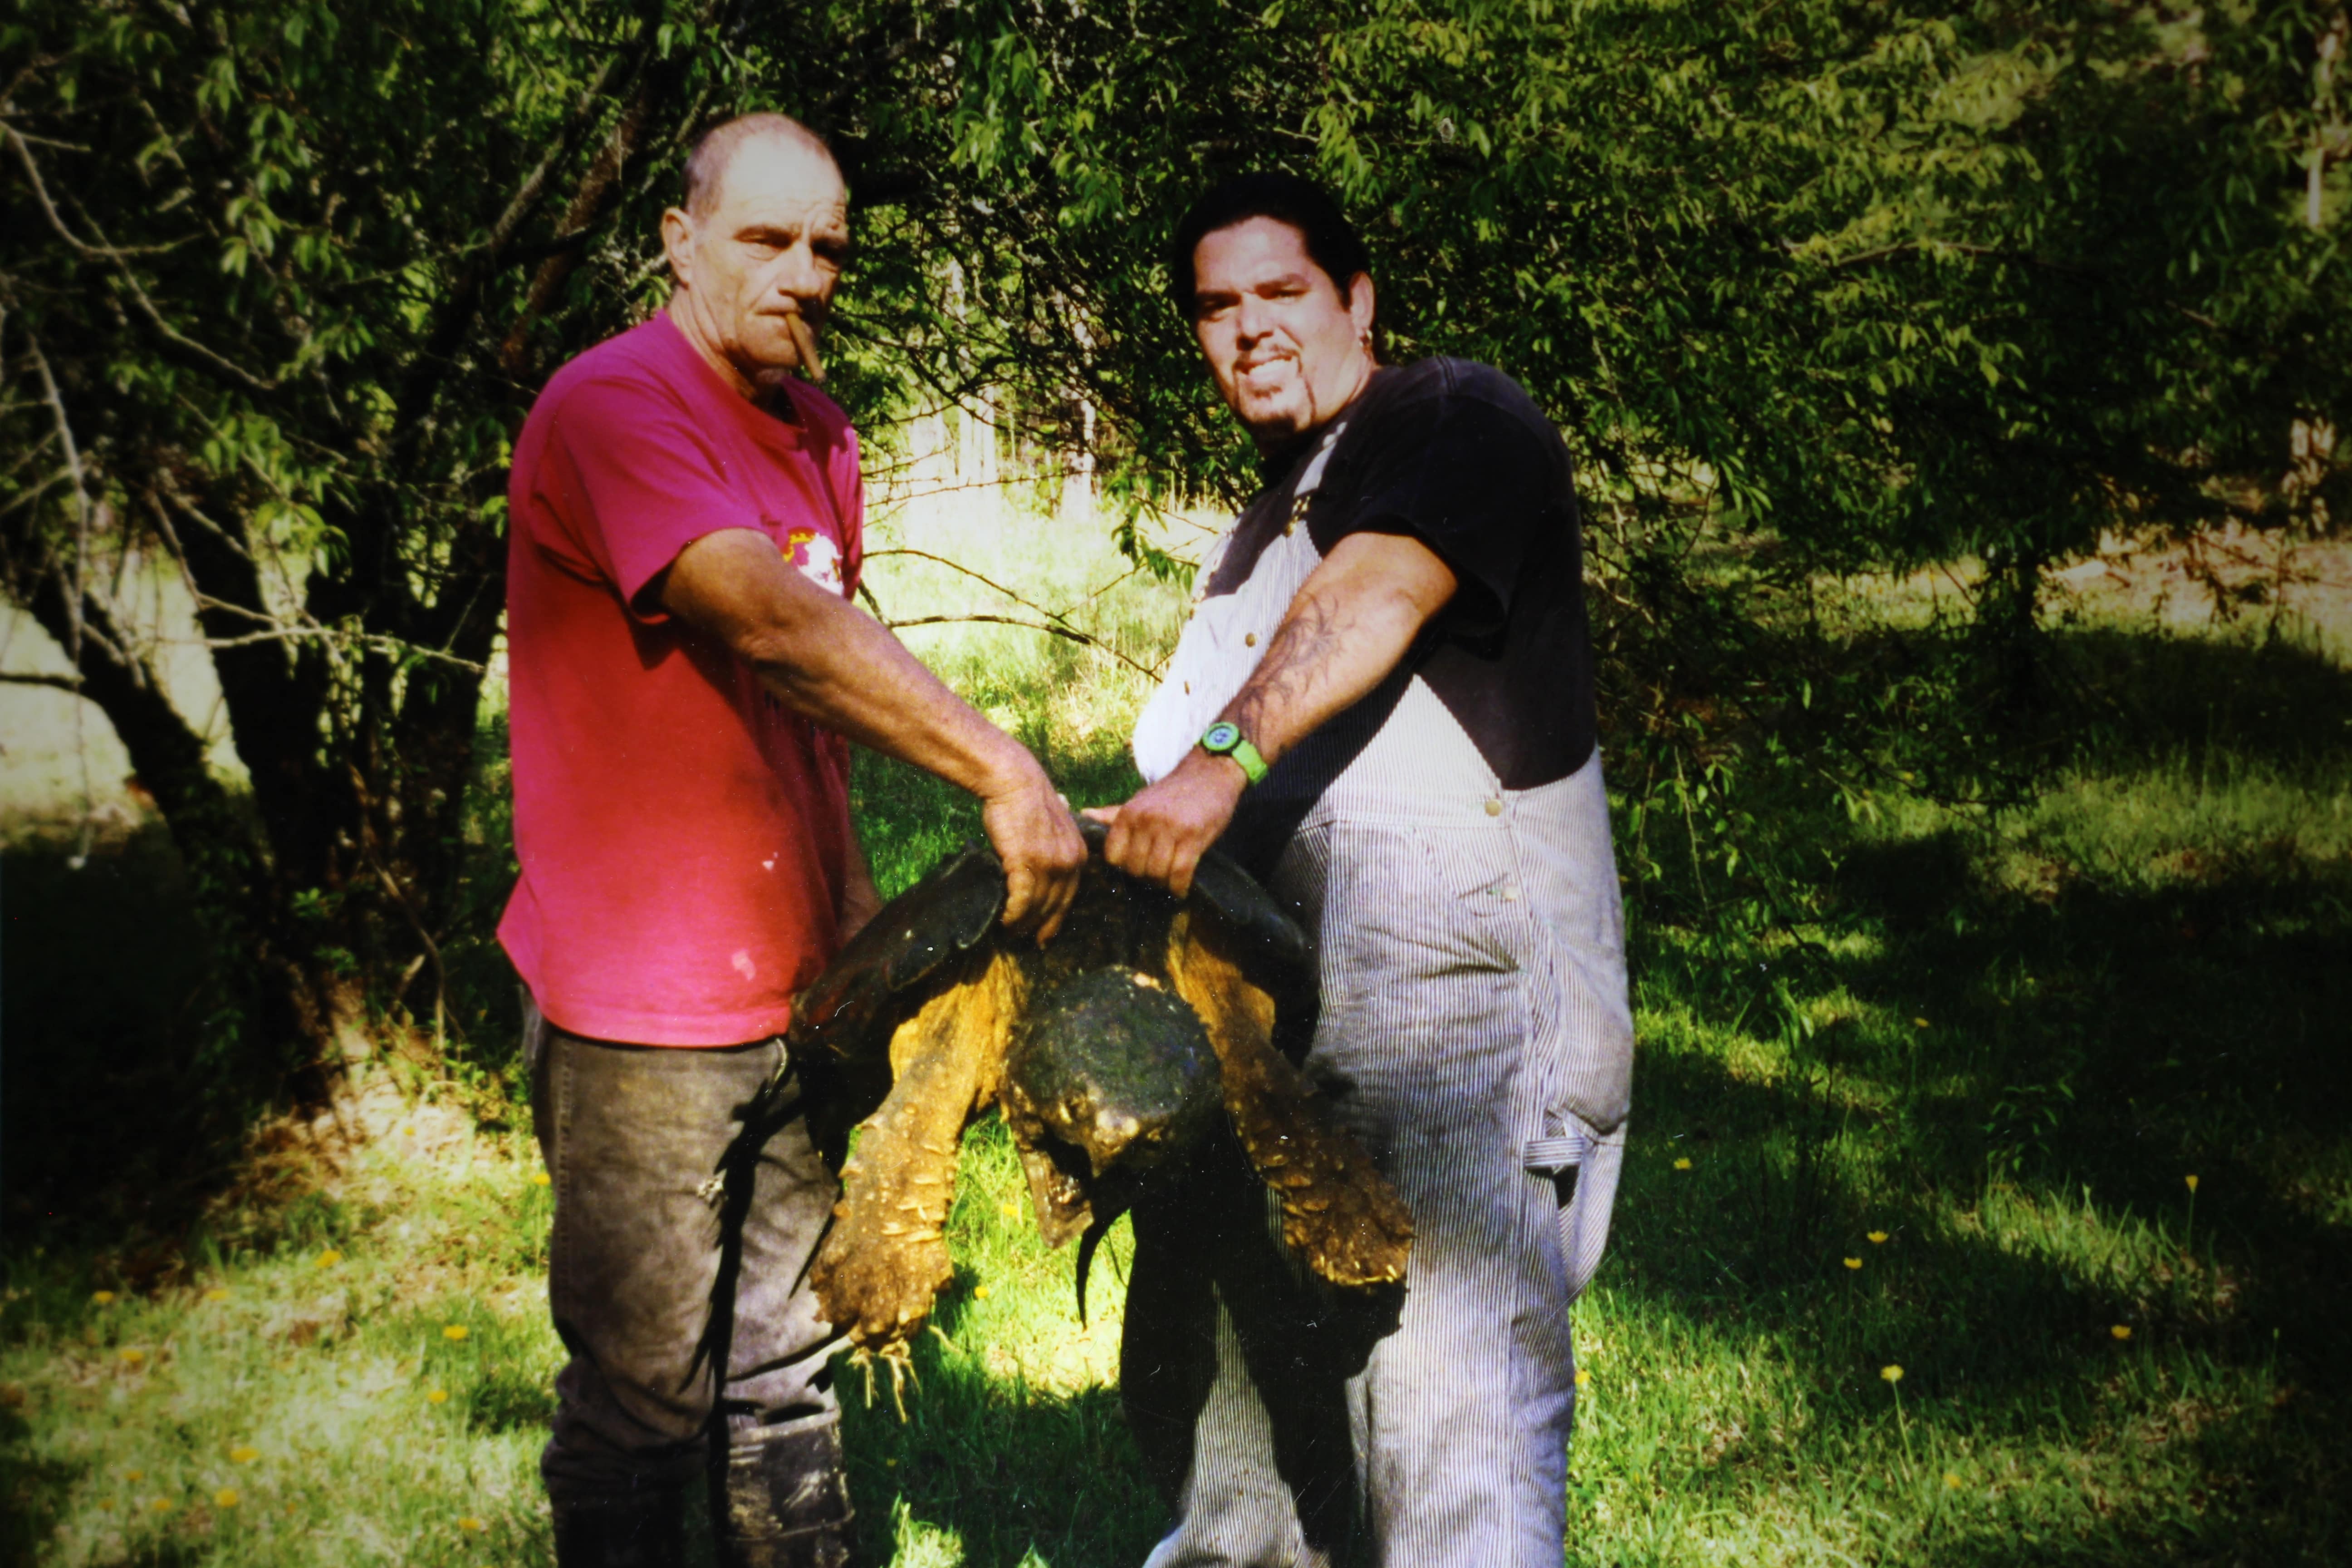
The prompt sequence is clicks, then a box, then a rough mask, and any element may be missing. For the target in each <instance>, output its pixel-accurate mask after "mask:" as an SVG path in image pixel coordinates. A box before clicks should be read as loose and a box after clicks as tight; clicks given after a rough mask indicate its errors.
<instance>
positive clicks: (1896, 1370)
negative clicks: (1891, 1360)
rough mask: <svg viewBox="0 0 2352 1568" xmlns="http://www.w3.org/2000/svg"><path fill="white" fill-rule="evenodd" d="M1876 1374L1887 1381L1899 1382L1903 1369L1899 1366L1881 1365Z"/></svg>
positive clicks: (1901, 1379) (1901, 1378)
mask: <svg viewBox="0 0 2352 1568" xmlns="http://www.w3.org/2000/svg"><path fill="white" fill-rule="evenodd" d="M1878 1375H1879V1376H1881V1377H1883V1378H1885V1380H1886V1381H1887V1382H1889V1383H1900V1382H1902V1381H1903V1369H1902V1368H1901V1367H1899V1366H1882V1367H1880V1368H1879V1369H1878Z"/></svg>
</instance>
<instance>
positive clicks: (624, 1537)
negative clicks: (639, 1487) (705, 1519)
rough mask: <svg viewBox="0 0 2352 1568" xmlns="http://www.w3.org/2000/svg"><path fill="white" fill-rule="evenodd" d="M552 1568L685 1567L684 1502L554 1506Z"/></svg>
mask: <svg viewBox="0 0 2352 1568" xmlns="http://www.w3.org/2000/svg"><path fill="white" fill-rule="evenodd" d="M555 1568H686V1500H685V1499H684V1498H682V1497H680V1496H679V1495H678V1494H677V1493H676V1492H655V1493H648V1494H646V1495H645V1496H643V1497H638V1498H627V1499H623V1500H617V1501H614V1502H599V1503H557V1504H556V1505H555Z"/></svg>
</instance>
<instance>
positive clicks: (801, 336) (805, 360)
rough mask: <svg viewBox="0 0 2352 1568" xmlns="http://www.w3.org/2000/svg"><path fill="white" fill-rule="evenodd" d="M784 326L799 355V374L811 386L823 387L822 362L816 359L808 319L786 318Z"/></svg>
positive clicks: (801, 317)
mask: <svg viewBox="0 0 2352 1568" xmlns="http://www.w3.org/2000/svg"><path fill="white" fill-rule="evenodd" d="M784 324H785V327H786V329H787V330H788V331H791V333H792V334H793V348H794V349H796V350H798V351H799V353H800V356H801V374H803V375H804V376H806V377H807V378H808V379H809V382H810V383H811V384H813V385H816V386H823V385H824V361H823V360H821V359H819V358H818V357H817V353H816V334H815V333H814V332H812V331H809V324H808V318H807V317H805V316H798V315H794V316H786V317H785V318H784Z"/></svg>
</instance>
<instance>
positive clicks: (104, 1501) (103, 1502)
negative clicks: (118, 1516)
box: [98, 1497, 114, 1513]
mask: <svg viewBox="0 0 2352 1568" xmlns="http://www.w3.org/2000/svg"><path fill="white" fill-rule="evenodd" d="M98 1507H99V1511H100V1512H101V1513H112V1512H113V1511H114V1500H113V1499H112V1498H110V1497H102V1498H100V1499H99V1500H98Z"/></svg>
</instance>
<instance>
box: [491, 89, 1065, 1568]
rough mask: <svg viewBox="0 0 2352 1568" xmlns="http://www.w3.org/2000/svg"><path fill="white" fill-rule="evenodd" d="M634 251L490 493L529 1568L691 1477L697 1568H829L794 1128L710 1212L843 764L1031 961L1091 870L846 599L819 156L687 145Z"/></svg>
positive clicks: (816, 1325)
mask: <svg viewBox="0 0 2352 1568" xmlns="http://www.w3.org/2000/svg"><path fill="white" fill-rule="evenodd" d="M662 237H663V241H664V244H665V246H666V247H667V253H668V259H669V264H670V269H671V273H672V277H673V283H674V287H673V291H672V294H671V298H670V302H669V305H668V308H667V310H666V311H664V312H663V313H662V314H660V315H657V316H656V317H654V318H653V319H652V320H651V321H647V322H646V323H645V324H644V325H642V326H639V327H637V328H635V329H634V330H632V331H626V332H624V333H622V334H621V335H620V336H619V337H616V338H614V339H612V340H610V341H609V342H604V343H602V344H600V345H598V346H597V347H596V348H593V349H592V350H590V351H589V352H588V353H584V354H583V355H581V356H580V357H579V358H578V359H576V360H574V361H572V363H570V364H568V365H566V366H564V367H563V369H562V370H561V371H559V372H558V373H557V374H556V375H555V376H554V378H553V379H552V380H551V381H550V382H549V383H548V385H547V387H546V389H545V390H544V391H543V392H542V393H541V395H540V397H539V400H538V402H537V403H536V404H535V405H533V407H532V409H531V413H530V419H529V421H528V422H527V423H526V424H525V425H524V426H523V431H522V435H521V437H520V439H519V441H518V442H517V443H516V447H515V455H514V465H513V471H512V476H511V480H510V484H509V518H510V528H511V538H510V544H509V562H508V619H507V634H508V648H509V668H510V671H511V681H512V701H511V709H510V729H511V736H512V743H513V760H514V795H515V850H516V855H517V858H518V859H519V860H520V863H521V868H522V876H521V879H520V882H519V883H518V884H517V885H516V888H515V891H514V897H513V900H512V901H511V902H510V903H509V905H508V908H507V912H506V917H505V919H504V921H502V922H501V923H500V925H499V939H500V941H501V942H503V943H504V944H505V946H506V950H507V952H508V953H509V956H511V957H512V959H513V960H514V963H515V967H516V969H517V970H518V971H519V972H520V974H521V976H522V980H523V983H524V985H525V987H526V989H527V991H528V993H529V997H530V1002H529V1005H528V1006H527V1008H526V1022H527V1046H528V1048H529V1050H530V1058H531V1065H532V1074H533V1100H532V1109H533V1115H534V1120H535V1121H536V1123H537V1128H538V1131H539V1137H540V1142H541V1149H542V1150H543V1152H545V1155H546V1158H547V1162H548V1167H549V1171H550V1173H551V1176H552V1178H553V1181H554V1185H555V1223H554V1234H553V1238H552V1242H551V1249H550V1253H551V1256H550V1267H549V1302H550V1306H551V1310H552V1311H553V1314H554V1318H555V1323H556V1328H557V1331H558V1332H559V1333H560V1334H561V1335H562V1339H563V1342H564V1346H565V1348H566V1350H567V1351H569V1352H570V1361H569V1362H568V1363H567V1364H566V1365H565V1367H564V1368H563V1370H562V1373H560V1374H559V1376H558V1378H557V1380H556V1392H557V1411H556V1415H555V1422H554V1429H553V1432H552V1434H551V1437H550V1439H549V1442H548V1446H547V1449H546V1452H545V1454H544V1456H543V1457H542V1459H541V1473H542V1475H543V1476H544V1478H545V1479H546V1482H547V1487H548V1492H549V1496H550V1498H551V1500H552V1501H553V1503H554V1510H555V1535H556V1541H555V1546H556V1560H557V1563H559V1564H560V1568H583V1565H588V1564H602V1565H608V1568H618V1565H622V1564H632V1565H634V1564H670V1563H678V1562H680V1561H682V1553H683V1551H684V1545H683V1542H684V1537H683V1530H682V1521H683V1502H684V1497H685V1491H686V1489H687V1487H688V1485H689V1484H690V1483H691V1482H692V1480H693V1479H694V1478H695V1476H696V1474H697V1472H698V1471H699V1470H700V1469H701V1468H703V1467H704V1466H705V1465H706V1464H708V1465H709V1470H710V1477H711V1484H712V1498H713V1516H712V1523H713V1531H714V1534H715V1535H716V1536H717V1537H718V1539H719V1550H720V1554H721V1558H722V1560H723V1561H724V1562H726V1563H730V1564H735V1565H740V1568H765V1565H770V1564H793V1565H801V1564H807V1565H810V1568H832V1565H835V1564H838V1563H845V1562H846V1561H847V1551H848V1546H847V1542H848V1532H847V1527H848V1523H849V1504H848V1494H847V1489H846V1487H845V1483H844V1480H843V1475H842V1464H841V1445H840V1437H839V1435H838V1410H837V1406H836V1405H835V1397H834V1394H833V1389H832V1385H831V1383H830V1380H829V1377H828V1375H827V1373H826V1370H825V1361H826V1356H827V1354H828V1352H830V1351H831V1349H832V1348H833V1337H832V1333H831V1330H830V1328H829V1327H828V1326H827V1325H826V1324H825V1323H824V1321H823V1318H822V1315H821V1313H820V1311H819V1310H818V1308H817V1305H816V1303H815V1300H814V1297H813V1296H812V1295H811V1293H810V1292H809V1291H808V1289H807V1288H806V1285H805V1275H806V1268H807V1264H808V1261H809V1258H810V1257H811V1256H812V1254H813V1253H814V1249H815V1247H816V1244H817V1241H818V1239H819V1237H820V1236H821V1235H822V1233H823V1230H824V1225H825V1222H826V1218H827V1216H828V1215H830V1213H831V1210H832V1206H833V1203H834V1199H835V1180H834V1175H833V1173H832V1172H830V1171H828V1170H827V1169H825V1167H824V1163H823V1162H822V1161H821V1160H820V1159H819V1158H818V1157H817V1155H816V1153H815V1152H814V1148H813V1147H812V1146H811V1144H810V1142H809V1138H808V1134H807V1131H806V1127H805V1124H804V1122H803V1121H802V1120H801V1119H800V1118H798V1117H797V1116H795V1117H794V1118H793V1120H792V1121H790V1122H788V1123H787V1124H786V1125H785V1126H784V1127H783V1129H782V1131H779V1132H778V1133H777V1134H776V1136H775V1137H774V1138H773V1139H772V1141H771V1142H769V1144H768V1145H767V1146H766V1148H765V1150H764V1151H763V1152H762V1153H761V1158H760V1161H759V1163H758V1167H757V1171H756V1174H755V1175H754V1177H753V1178H752V1180H751V1184H750V1185H751V1191H750V1192H749V1193H727V1192H725V1191H724V1190H723V1187H724V1184H721V1183H714V1182H713V1180H712V1178H713V1177H714V1175H715V1174H716V1173H717V1172H718V1169H719V1158H720V1155H721V1153H722V1152H724V1151H725V1149H726V1148H727V1146H728V1144H729V1143H730V1141H731V1140H732V1138H733V1135H734V1133H735V1131H737V1127H738V1122H737V1115H738V1112H739V1111H740V1110H741V1108H742V1107H743V1106H744V1104H745V1103H746V1102H747V1101H748V1100H750V1099H751V1096H752V1094H753V1093H754V1092H755V1091H756V1090H757V1089H759V1088H760V1086H761V1084H762V1083H763V1082H765V1081H766V1080H767V1079H769V1078H770V1077H771V1076H772V1074H773V1073H774V1072H775V1070H776V1069H777V1068H779V1067H780V1066H781V1065H782V1061H783V1055H782V1052H783V1047H782V1040H781V1038H780V1036H781V1035H782V1031H783V1029H784V1026H785V1025H786V1024H787V1023H788V1022H789V1021H790V1019H791V1016H792V998H793V994H794V993H795V992H796V991H797V990H799V989H800V988H801V987H803V986H804V985H805V984H808V982H809V981H810V980H811V979H812V978H813V977H814V975H815V974H816V973H817V972H818V971H819V970H821V969H823V968H824V964H825V963H826V962H827V961H828V960H829V959H830V958H831V957H832V955H833V954H834V952H835V951H836V950H837V949H838V947H839V946H840V944H841V942H842V941H843V940H844V939H845V937H846V936H847V935H848V934H849V933H850V932H851V931H855V930H856V927H857V926H858V925H860V924H862V923H863V922H864V921H866V919H867V918H868V917H869V916H870V915H871V914H872V913H873V910H874V909H875V907H876V905H877V902H878V900H877V897H876V894H875V890H874V885H873V882H872V879H870V877H869V876H868V875H867V872H866V861H865V858H864V856H863V855H862V854H861V853H860V852H859V850H858V847H857V844H856V837H855V834H854V833H853V831H852V829H851V826H850V820H849V804H848V771H849V759H848V743H849V742H851V741H855V742H858V743H860V744H863V745H866V746H869V747H871V748H873V749H875V750H877V751H879V752H886V753H887V754H889V755H891V756H895V757H898V758H901V759H903V760H905V761H907V762H910V763H915V764H917V765H919V766H921V767H924V768H927V769H929V770H930V771H931V772H933V773H938V774H939V775H940V776H941V777H942V778H945V779H947V780H949V781H950V782H951V783H954V784H959V785H961V786H962V787H964V788H966V789H968V790H970V791H971V793H972V794H974V795H977V796H979V797H980V799H981V801H982V825H983V826H984V827H985V829H986V831H987V833H988V836H989V837H990V840H991V842H992V844H993V845H994V847H996V849H997V851H998V853H999V854H1000V855H1001V856H1002V858H1003V861H1004V866H1005V871H1006V883H1007V888H1006V900H1005V918H1006V919H1007V921H1009V922H1012V923H1014V924H1022V925H1028V926H1034V928H1035V929H1036V931H1037V932H1038V934H1039V936H1040V937H1041V939H1042V938H1045V937H1049V936H1051V935H1052V934H1053V931H1054V928H1055V926H1056V925H1058V924H1059V922H1060V920H1061V918H1062V915H1063V913H1064V912H1065V911H1066V910H1067V908H1068V906H1069V901H1070V899H1071V897H1072V896H1073V895H1074V893H1075V892H1076V879H1077V872H1078V868H1079V867H1080V866H1081V865H1082V864H1083V862H1084V859H1085V847H1084V845H1083V843H1082V841H1081V840H1080V839H1079V837H1078V835H1077V831H1076V826H1075V825H1074V824H1073V823H1072V821H1071V820H1070V816H1069V812H1068V808H1067V807H1066V806H1065V805H1063V804H1062V802H1061V801H1060V799H1059V797H1058V796H1057V795H1055V791H1054V787H1053V785H1052V784H1051V783H1050V782H1049V781H1048V780H1047V778H1046V777H1045V773H1044V771H1043V770H1042V769H1041V768H1039V767H1038V765H1037V763H1036V761H1035V759H1034V758H1033V757H1031V756H1030V754H1029V753H1028V752H1026V751H1024V749H1023V748H1022V747H1021V746H1020V745H1019V744H1018V743H1016V742H1013V741H1012V740H1011V739H1009V738H1008V737H1006V736H1005V735H1004V734H1003V733H1002V732H1001V731H998V730H996V729H995V728H994V727H993V726H992V725H991V724H989V723H988V721H986V720H984V719H982V718H981V717H980V715H979V714H977V713H975V712H973V711H972V710H971V708H970V707H968V706H967V705H966V704H964V703H963V702H962V701H961V700H959V699H957V698H956V697H955V696H954V694H953V693H951V692H950V691H949V690H948V689H946V688H945V687H944V686H942V685H940V682H939V681H938V680H937V679H934V678H933V677H932V676H931V675H930V673H929V671H927V670H926V669H924V668H923V667H922V666H921V665H920V664H919V663H918V662H916V660H915V659H914V658H913V657H912V656H911V655H910V654H908V652H907V650H906V648H905V647H903V646H901V645H900V644H899V643H898V640H897V639H896V638H895V637H892V636H891V635H890V633H889V632H888V631H887V630H886V629H885V628H884V627H882V626H880V625H879V624H877V622H875V621H874V620H873V619H872V618H871V617H870V616H866V615H865V614H864V613H863V612H862V611H860V610H858V609H857V608H856V606H855V605H853V604H852V603H851V602H850V595H851V593H852V592H853V591H854V590H855V588H856V579H857V571H858V565H859V561H860V557H861V553H862V533H861V522H862V518H863V502H862V499H861V495H860V490H859V481H858V467H857V438H856V434H855V432H853V431H852V430H851V429H850V426H849V422H848V419H847V417H846V416H845V415H844V414H843V413H842V411H841V409H840V408H839V407H837V406H836V405H835V404H834V403H833V402H832V401H831V400H829V399H828V398H826V397H825V396H824V395H823V394H821V393H819V392H817V391H815V390H814V387H813V386H812V385H811V384H809V382H810V381H813V380H814V379H815V377H816V376H817V375H818V374H821V370H820V366H819V363H818V361H817V359H816V352H815V333H816V331H818V330H819V329H820V328H821V327H822V326H823V324H824V311H825V309H826V307H827V305H828V304H829V302H830V300H831V299H832V294H833V289H834V284H835V279H837V278H838V276H839V273H840V269H841V265H842V262H843V259H844V258H845V254H846V251H847V246H848V224H847V195H846V192H845V189H844V187H843V184H842V180H841V175H840V173H839V171H838V170H837V169H836V168H835V164H834V162H833V159H832V156H831V154H830V153H827V152H826V150H825V148H824V143H823V142H820V141H818V140H817V138H816V137H814V135H812V134H811V133H810V132H807V131H806V130H804V129H803V128H802V127H801V126H799V125H798V124H796V123H794V122H793V121H790V120H786V119H784V118H782V116H779V115H753V116H748V117H745V118H743V119H740V120H736V121H730V122H728V123H727V124H725V125H721V126H719V128H718V129H717V130H715V131H713V132H710V133H709V135H708V136H706V137H705V138H704V139H703V141H702V142H701V143H700V144H699V145H698V147H697V149H696V150H695V153H694V154H693V156H692V157H691V158H690V159H689V160H688V165H687V171H686V195H685V200H684V204H683V205H681V206H678V207H673V208H672V209H670V210H669V211H668V212H667V213H665V214H664V215H663V217H662ZM795 371H796V372H798V373H799V374H798V376H797V377H796V376H795V375H793V374H788V373H791V372H795ZM722 1215H723V1216H724V1223H722Z"/></svg>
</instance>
